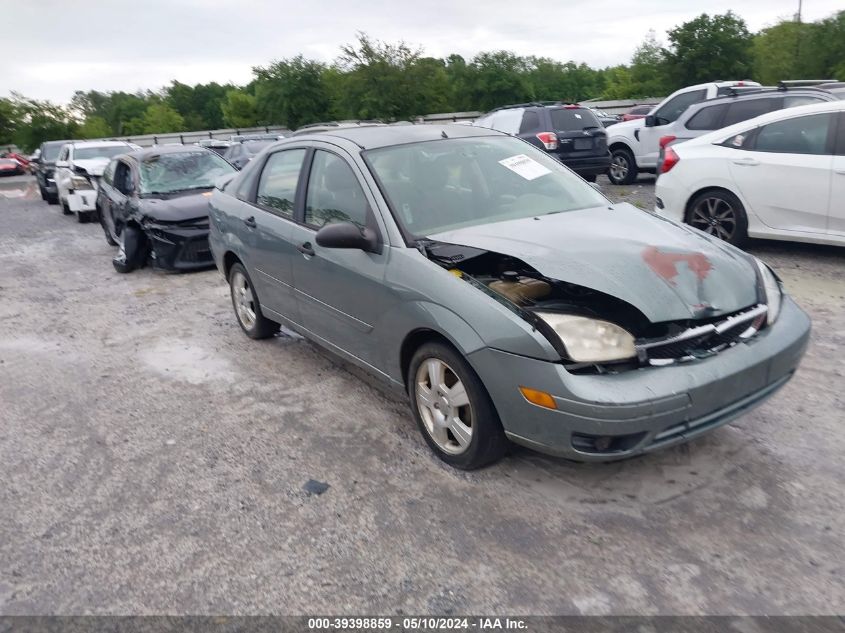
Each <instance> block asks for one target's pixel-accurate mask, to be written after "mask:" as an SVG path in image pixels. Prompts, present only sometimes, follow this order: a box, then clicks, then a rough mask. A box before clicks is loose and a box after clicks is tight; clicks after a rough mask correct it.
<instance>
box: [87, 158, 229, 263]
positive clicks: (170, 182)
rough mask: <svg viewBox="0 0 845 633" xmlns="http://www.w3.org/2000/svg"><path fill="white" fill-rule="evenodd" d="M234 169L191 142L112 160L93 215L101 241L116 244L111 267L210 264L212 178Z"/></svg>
mask: <svg viewBox="0 0 845 633" xmlns="http://www.w3.org/2000/svg"><path fill="white" fill-rule="evenodd" d="M234 172H235V168H234V167H232V165H230V164H229V163H228V162H226V161H225V160H223V159H222V158H221V157H220V156H219V155H217V154H216V153H214V152H212V151H210V150H207V149H205V148H202V147H197V146H173V147H155V148H149V149H143V150H138V151H135V152H131V153H128V154H124V155H121V156H118V157H116V158H115V159H114V160H112V161H111V162H110V163H109V165H108V166H107V167H106V169H105V171H104V172H103V177H102V180H101V184H100V189H99V192H98V194H97V215H98V217H99V219H100V224H101V225H102V227H103V232H104V233H105V236H106V241H107V242H108V243H109V244H110V245H112V246H117V247H118V254H117V255H116V256H115V258H114V259H113V260H112V263H113V264H114V268H115V270H117V271H118V272H121V273H128V272H131V271H132V270H135V269H136V268H141V267H143V266H146V265H151V266H153V267H154V268H157V269H161V270H167V271H189V270H197V269H201V268H207V267H209V266H210V265H213V260H212V257H211V252H210V250H209V247H208V199H209V196H210V195H211V193H210V192H211V190H212V188H213V187H214V183H215V182H216V181H217V180H218V179H219V178H221V177H223V176H226V175H228V174H231V173H234Z"/></svg>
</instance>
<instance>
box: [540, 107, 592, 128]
mask: <svg viewBox="0 0 845 633" xmlns="http://www.w3.org/2000/svg"><path fill="white" fill-rule="evenodd" d="M551 115H552V128H554V129H555V130H585V129H587V128H592V127H601V123H600V122H599V120H598V119H597V118H596V115H595V114H593V113H592V112H591V111H590V110H587V109H586V108H557V109H555V110H552V111H551Z"/></svg>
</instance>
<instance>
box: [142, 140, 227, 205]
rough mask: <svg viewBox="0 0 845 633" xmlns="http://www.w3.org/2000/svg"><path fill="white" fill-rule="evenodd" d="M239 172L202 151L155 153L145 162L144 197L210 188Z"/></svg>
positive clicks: (143, 166) (217, 157)
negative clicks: (227, 176)
mask: <svg viewBox="0 0 845 633" xmlns="http://www.w3.org/2000/svg"><path fill="white" fill-rule="evenodd" d="M234 171H235V168H234V167H232V166H231V165H230V164H229V163H227V162H226V161H225V160H223V159H222V158H220V157H219V156H218V155H217V154H215V153H214V152H210V151H206V150H199V151H189V152H173V153H170V152H168V153H163V154H152V155H150V156H147V157H146V158H144V159H143V160H142V161H141V169H140V192H141V194H142V195H144V194H146V195H150V194H162V193H175V192H177V191H187V190H190V189H208V188H211V187H213V186H214V183H215V181H216V180H217V179H218V178H220V177H221V176H225V175H226V174H230V173H232V172H234Z"/></svg>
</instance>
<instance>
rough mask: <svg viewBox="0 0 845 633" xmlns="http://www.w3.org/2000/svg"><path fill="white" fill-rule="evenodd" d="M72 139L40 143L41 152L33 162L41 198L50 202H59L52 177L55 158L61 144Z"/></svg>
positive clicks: (54, 168)
mask: <svg viewBox="0 0 845 633" xmlns="http://www.w3.org/2000/svg"><path fill="white" fill-rule="evenodd" d="M71 142H72V141H46V142H45V143H41V154H40V155H39V156H38V161H37V162H36V163H35V166H34V167H35V179H36V180H37V181H38V189H39V190H40V191H41V199H42V200H46V201H47V202H49V203H50V204H58V203H59V191H58V189H56V181H55V179H54V178H53V176H54V174H55V171H56V159H57V158H58V157H59V151H60V150H61V149H62V145H64V144H66V143H71Z"/></svg>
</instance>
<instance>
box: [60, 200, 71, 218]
mask: <svg viewBox="0 0 845 633" xmlns="http://www.w3.org/2000/svg"><path fill="white" fill-rule="evenodd" d="M61 205H62V215H73V211H71V210H70V207H69V206H68V204H67V202H65V201H64V200H62V201H61Z"/></svg>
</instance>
